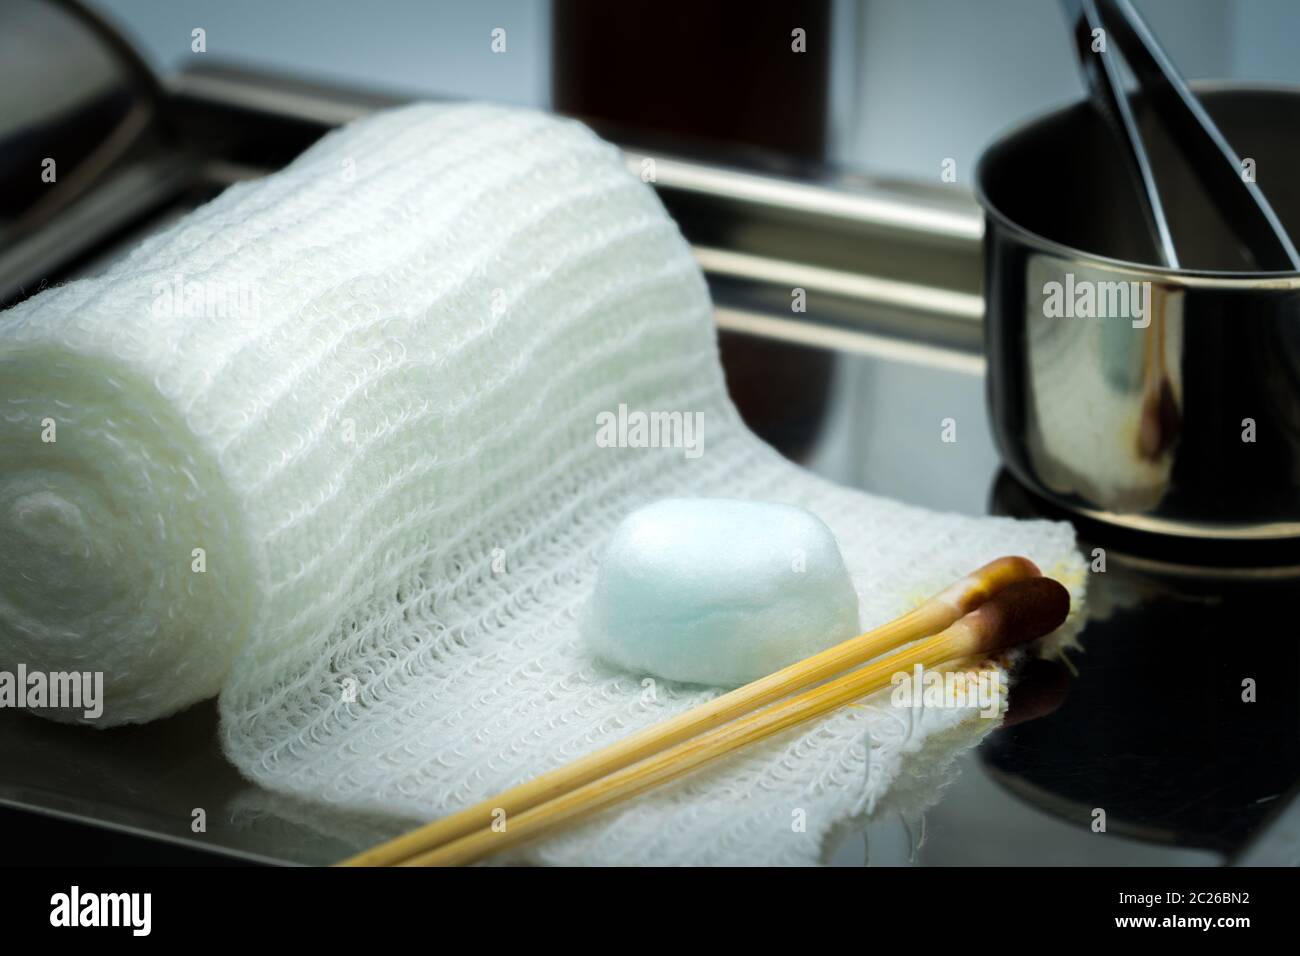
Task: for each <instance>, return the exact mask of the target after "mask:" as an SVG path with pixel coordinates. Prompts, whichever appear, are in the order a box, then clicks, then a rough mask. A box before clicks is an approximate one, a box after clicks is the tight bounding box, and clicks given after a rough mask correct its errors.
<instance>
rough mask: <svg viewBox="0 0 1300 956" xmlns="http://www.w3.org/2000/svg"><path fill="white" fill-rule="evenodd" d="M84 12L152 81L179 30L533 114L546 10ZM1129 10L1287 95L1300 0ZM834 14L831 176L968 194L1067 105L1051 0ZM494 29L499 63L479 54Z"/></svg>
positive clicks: (174, 48)
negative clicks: (105, 20) (116, 35)
mask: <svg viewBox="0 0 1300 956" xmlns="http://www.w3.org/2000/svg"><path fill="white" fill-rule="evenodd" d="M87 2H90V3H91V4H93V5H94V6H96V7H98V8H99V9H100V10H101V11H102V12H104V13H105V14H107V15H108V16H110V17H111V18H112V19H114V20H116V21H117V22H118V23H120V24H121V25H122V26H123V27H124V28H125V29H126V30H127V32H128V33H129V34H130V35H131V36H133V37H135V39H136V41H137V42H138V43H139V45H140V46H141V48H142V49H143V50H144V52H145V53H146V55H147V56H148V57H149V58H150V59H152V60H153V62H154V64H155V65H156V66H157V67H158V68H159V69H161V70H164V71H168V70H172V69H176V68H179V67H181V66H183V65H184V64H186V63H188V62H191V61H192V59H193V58H194V57H196V56H199V55H200V54H195V53H192V52H191V51H190V31H191V30H192V29H193V28H194V27H197V26H201V27H203V28H204V29H206V30H207V40H208V53H207V54H206V55H208V56H212V57H221V58H223V59H237V60H243V61H245V62H249V63H254V64H259V65H264V66H272V67H276V68H278V69H281V70H287V71H290V72H296V73H302V74H304V75H309V76H316V77H324V78H329V79H336V80H342V81H345V82H351V83H356V84H360V85H364V86H369V87H375V88H380V89H391V90H394V91H398V92H413V93H420V92H427V93H439V94H446V95H450V96H460V97H478V98H484V99H496V100H504V101H508V102H512V103H522V104H527V105H532V106H539V107H545V106H547V105H548V104H549V102H550V90H549V79H548V77H549V71H550V22H549V21H550V3H549V0H365V2H363V0H87ZM610 2H616V0H610ZM665 2H674V0H665ZM681 2H698V0H681ZM1136 2H1137V4H1138V6H1139V8H1140V9H1141V10H1142V12H1143V13H1144V15H1146V16H1147V18H1148V19H1149V20H1150V22H1151V24H1152V26H1153V27H1154V29H1155V30H1156V32H1157V34H1158V35H1159V36H1160V38H1161V40H1162V42H1163V43H1164V45H1165V47H1166V48H1167V50H1168V51H1169V53H1170V55H1171V56H1173V58H1174V59H1175V61H1176V62H1177V63H1178V64H1179V66H1180V67H1181V69H1182V70H1183V71H1184V72H1185V73H1186V74H1188V75H1189V76H1192V77H1216V76H1226V77H1242V78H1253V79H1264V80H1275V81H1283V82H1290V83H1296V84H1300V57H1297V56H1296V55H1295V37H1297V36H1300V0H1136ZM833 3H834V18H833V24H834V26H833V32H834V35H833V36H832V37H830V38H829V40H828V42H829V43H830V45H831V50H832V71H831V75H832V96H831V123H832V130H833V135H832V142H833V144H834V158H835V159H837V160H838V161H840V162H843V163H845V164H846V165H850V166H857V167H862V168H864V169H866V170H867V171H869V172H872V173H875V174H879V175H890V176H902V177H907V178H916V179H928V180H937V179H938V176H939V170H940V163H941V162H942V161H943V160H944V159H946V158H949V157H951V158H953V159H955V160H956V161H957V176H958V184H959V185H969V182H970V179H969V176H970V174H971V173H972V172H973V169H974V163H975V160H976V158H977V157H978V155H979V152H980V150H981V149H982V148H983V146H984V145H985V144H986V143H987V142H988V141H989V140H990V139H992V138H993V137H994V136H996V135H997V134H998V132H1000V131H1001V130H1003V129H1005V128H1006V127H1008V126H1010V125H1012V124H1014V123H1017V122H1019V121H1020V120H1022V119H1024V118H1026V117H1028V116H1030V115H1032V114H1034V113H1036V112H1039V111H1041V110H1044V109H1047V108H1049V107H1052V106H1055V105H1058V104H1060V103H1062V102H1065V101H1068V100H1070V99H1074V98H1076V97H1078V96H1080V95H1081V93H1082V87H1081V85H1080V83H1079V80H1078V77H1077V75H1076V73H1075V66H1074V60H1073V54H1072V51H1071V50H1070V47H1069V45H1068V41H1067V35H1066V30H1065V26H1064V16H1063V14H1062V12H1061V8H1060V5H1059V4H1058V3H1056V2H1054V0H833ZM496 27H502V28H504V29H505V30H506V37H507V52H506V53H504V54H494V53H493V52H492V51H491V49H490V41H491V31H492V30H493V29H494V28H496ZM737 29H743V23H738V24H737ZM814 41H815V38H814ZM664 69H672V59H671V56H667V57H666V58H665V66H664Z"/></svg>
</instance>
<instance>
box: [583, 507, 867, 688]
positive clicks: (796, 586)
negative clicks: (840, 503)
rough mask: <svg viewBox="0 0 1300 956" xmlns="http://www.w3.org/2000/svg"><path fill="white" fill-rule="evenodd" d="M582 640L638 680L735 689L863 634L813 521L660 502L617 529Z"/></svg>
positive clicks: (851, 596)
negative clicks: (647, 676) (661, 679)
mask: <svg viewBox="0 0 1300 956" xmlns="http://www.w3.org/2000/svg"><path fill="white" fill-rule="evenodd" d="M583 632H584V635H585V637H586V640H587V644H588V646H589V647H591V649H592V650H593V651H594V652H595V653H596V654H598V655H600V656H601V657H603V658H605V659H606V660H608V661H611V662H612V663H615V664H618V665H619V666H621V667H625V668H627V669H629V670H631V671H634V672H637V673H638V674H651V675H654V676H656V677H664V678H667V679H669V680H677V681H686V682H689V683H693V684H721V685H728V686H734V685H737V684H744V683H747V682H748V681H752V680H756V679H758V678H759V677H762V676H764V675H766V674H770V673H772V672H773V671H775V670H779V669H780V668H782V667H785V666H786V665H787V664H793V663H794V662H795V661H798V660H802V659H803V658H805V657H809V656H811V655H813V654H815V653H817V652H818V651H821V650H825V649H826V648H828V647H830V646H832V645H834V644H838V643H840V642H841V641H844V640H847V639H848V638H850V637H852V636H853V635H854V634H856V633H858V594H857V592H856V591H854V590H853V583H852V582H851V581H850V580H849V573H848V570H847V569H846V568H845V567H844V558H843V557H841V556H840V549H839V547H838V545H836V543H835V536H834V535H833V534H831V531H830V529H829V528H827V527H826V525H825V524H824V523H823V522H822V521H821V519H820V518H818V517H817V516H816V515H814V514H812V513H811V512H809V511H807V510H805V509H803V508H796V507H794V506H792V505H783V504H772V503H769V502H764V501H735V500H729V499H714V498H667V499H664V500H662V501H657V502H654V503H653V504H649V505H646V506H645V507H643V508H638V509H637V510H636V511H634V512H632V513H631V514H630V515H628V516H627V517H626V518H624V519H623V520H622V522H620V523H619V525H618V527H617V528H615V529H614V533H613V535H611V536H610V540H609V544H608V545H607V546H606V548H605V552H604V555H603V556H602V558H601V564H600V570H599V571H598V572H597V576H596V586H595V589H594V591H593V593H592V597H591V603H590V605H589V607H588V609H587V612H586V616H585V619H584V622H583Z"/></svg>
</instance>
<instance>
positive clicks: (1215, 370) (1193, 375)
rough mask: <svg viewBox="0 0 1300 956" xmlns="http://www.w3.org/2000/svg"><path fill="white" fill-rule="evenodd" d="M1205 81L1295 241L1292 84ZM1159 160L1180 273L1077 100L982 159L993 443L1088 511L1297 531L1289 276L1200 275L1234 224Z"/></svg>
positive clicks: (1156, 526) (1188, 525)
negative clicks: (1154, 258)
mask: <svg viewBox="0 0 1300 956" xmlns="http://www.w3.org/2000/svg"><path fill="white" fill-rule="evenodd" d="M1202 90H1203V92H1202V99H1203V102H1204V103H1205V106H1206V108H1207V109H1208V110H1209V112H1210V113H1211V114H1212V115H1213V116H1214V119H1215V121H1216V122H1217V123H1218V124H1219V125H1220V127H1221V128H1222V129H1223V131H1224V133H1225V134H1226V135H1227V136H1228V137H1229V138H1230V139H1231V140H1232V142H1233V143H1234V144H1235V145H1236V146H1237V149H1238V150H1239V151H1240V152H1241V153H1242V154H1243V155H1244V156H1248V157H1250V158H1251V159H1252V160H1254V162H1255V164H1256V167H1255V168H1256V170H1257V175H1258V177H1259V181H1260V184H1261V186H1262V188H1264V189H1265V190H1266V191H1267V192H1268V193H1269V196H1270V198H1271V199H1272V201H1273V205H1274V207H1275V208H1276V210H1277V211H1278V213H1279V215H1280V216H1281V218H1282V220H1283V221H1284V223H1285V224H1286V225H1287V227H1288V228H1289V229H1290V230H1291V231H1292V232H1294V233H1297V234H1300V189H1297V188H1296V184H1295V182H1294V176H1293V169H1294V163H1295V160H1296V158H1297V157H1300V92H1294V91H1291V92H1289V91H1279V90H1266V89H1253V88H1250V89H1242V88H1229V87H1218V88H1213V89H1204V88H1202ZM1139 115H1141V110H1140V109H1139ZM1149 139H1150V141H1152V142H1155V143H1160V140H1159V138H1158V136H1155V135H1153V136H1152V137H1149ZM1152 158H1153V162H1154V163H1155V166H1156V170H1157V175H1158V176H1159V177H1160V178H1161V181H1162V182H1166V183H1169V184H1170V187H1171V188H1168V189H1166V192H1167V194H1168V195H1169V196H1170V197H1171V201H1170V203H1169V215H1170V219H1171V221H1172V224H1173V228H1174V233H1175V235H1178V236H1185V237H1188V241H1187V242H1186V243H1185V244H1184V245H1183V246H1182V250H1183V254H1182V261H1183V263H1184V266H1185V268H1184V269H1183V270H1179V271H1171V270H1168V269H1162V268H1158V267H1155V266H1148V265H1143V264H1141V263H1142V261H1143V260H1144V259H1146V260H1148V261H1149V257H1150V250H1149V242H1148V241H1147V238H1146V233H1145V230H1144V227H1143V225H1142V216H1141V203H1140V201H1139V199H1138V197H1137V196H1136V195H1135V194H1134V192H1133V188H1132V183H1131V179H1130V178H1129V177H1127V176H1126V175H1125V172H1124V169H1123V167H1122V165H1120V160H1119V159H1117V157H1116V156H1115V151H1114V150H1112V149H1111V148H1110V144H1109V141H1108V139H1107V134H1106V131H1105V130H1104V129H1103V128H1101V126H1100V121H1099V120H1098V118H1097V117H1096V116H1095V114H1093V113H1092V112H1090V111H1089V110H1088V109H1087V108H1086V106H1084V105H1079V106H1075V107H1072V108H1070V109H1067V110H1064V111H1060V112H1057V113H1053V114H1051V115H1049V116H1047V117H1045V118H1042V119H1040V120H1037V121H1035V122H1033V123H1031V124H1029V125H1028V126H1025V127H1023V128H1021V129H1020V130H1018V131H1016V132H1014V133H1012V134H1011V135H1009V136H1007V137H1005V138H1003V139H1002V140H1000V141H999V142H998V143H997V144H995V145H994V146H993V147H992V148H991V149H990V150H989V151H988V153H986V155H985V157H984V159H983V161H982V162H981V165H980V169H979V173H978V177H977V178H978V185H979V190H980V194H981V196H980V198H981V200H982V201H983V203H984V204H985V207H986V210H987V213H988V225H987V228H986V231H985V252H986V258H985V283H986V285H985V298H986V319H985V340H986V344H987V359H988V370H989V401H990V414H991V415H992V420H993V427H994V433H995V435H996V437H997V441H998V447H999V449H1000V451H1001V452H1002V454H1003V456H1004V458H1005V460H1006V461H1007V463H1008V465H1009V467H1010V468H1011V470H1012V471H1013V472H1014V473H1015V475H1016V476H1017V477H1018V478H1019V479H1020V480H1022V481H1024V482H1025V483H1027V484H1028V485H1030V486H1031V487H1033V488H1034V489H1035V490H1036V491H1038V492H1039V493H1041V494H1043V495H1046V496H1047V497H1049V498H1050V499H1052V500H1053V501H1055V502H1057V503H1058V504H1060V505H1062V506H1065V507H1067V508H1070V509H1072V510H1073V511H1075V512H1077V513H1080V514H1084V515H1087V516H1089V517H1091V518H1095V519H1097V520H1101V521H1106V522H1111V523H1114V524H1119V525H1123V526H1126V527H1130V528H1137V529H1142V530H1145V531H1152V532H1158V533H1163V534H1169V535H1179V536H1190V537H1195V538H1205V539H1219V540H1223V539H1269V538H1296V537H1300V275H1295V274H1287V273H1244V272H1214V271H1209V270H1208V269H1197V268H1195V267H1196V265H1197V264H1198V263H1204V262H1215V261H1222V259H1221V252H1220V250H1219V248H1218V247H1219V245H1220V244H1221V243H1222V241H1223V237H1224V236H1225V234H1227V231H1226V230H1225V229H1224V228H1223V225H1222V223H1219V222H1216V220H1215V218H1214V217H1215V215H1216V212H1215V210H1214V208H1213V207H1212V206H1209V205H1208V204H1206V203H1203V202H1200V201H1198V199H1197V197H1198V191H1197V188H1196V186H1195V184H1194V182H1193V180H1192V174H1191V173H1190V172H1189V171H1188V170H1187V169H1186V168H1185V167H1183V166H1181V165H1180V164H1179V163H1178V162H1177V161H1176V158H1175V155H1174V151H1173V149H1172V147H1170V146H1169V145H1168V144H1167V143H1166V144H1164V145H1162V146H1161V147H1160V148H1159V149H1153V150H1152ZM1081 250H1087V251H1081ZM1188 264H1190V265H1191V266H1192V267H1193V268H1186V266H1187V265H1188Z"/></svg>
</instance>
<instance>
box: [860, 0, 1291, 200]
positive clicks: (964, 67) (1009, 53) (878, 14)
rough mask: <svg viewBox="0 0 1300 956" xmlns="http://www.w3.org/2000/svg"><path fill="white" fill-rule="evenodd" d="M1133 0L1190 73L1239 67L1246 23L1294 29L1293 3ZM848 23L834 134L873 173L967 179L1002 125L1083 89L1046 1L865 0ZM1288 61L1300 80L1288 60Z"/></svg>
mask: <svg viewBox="0 0 1300 956" xmlns="http://www.w3.org/2000/svg"><path fill="white" fill-rule="evenodd" d="M1137 2H1138V6H1139V8H1140V9H1141V11H1142V13H1143V14H1144V15H1145V16H1146V17H1147V19H1148V20H1149V22H1150V23H1151V26H1152V29H1154V30H1155V31H1156V34H1157V36H1159V37H1160V40H1161V42H1162V44H1163V45H1164V46H1165V49H1166V50H1167V51H1168V52H1169V54H1170V56H1172V57H1173V58H1174V60H1175V62H1177V63H1178V65H1179V67H1180V69H1182V71H1183V72H1184V73H1186V74H1187V75H1188V76H1192V77H1201V76H1207V77H1208V76H1231V75H1237V74H1236V72H1235V71H1236V65H1237V64H1236V62H1235V61H1236V60H1243V61H1244V60H1249V59H1250V53H1251V51H1250V50H1242V49H1240V47H1241V46H1242V44H1234V41H1233V37H1234V31H1235V29H1236V27H1237V24H1238V23H1239V22H1241V21H1243V20H1251V21H1254V20H1259V19H1263V18H1264V17H1268V18H1270V19H1272V20H1273V22H1276V21H1277V19H1278V18H1279V17H1280V18H1281V19H1282V21H1283V22H1284V23H1286V24H1290V25H1291V27H1292V28H1294V27H1297V26H1300V16H1297V15H1296V14H1298V13H1300V4H1296V3H1294V0H1292V2H1291V11H1290V12H1287V11H1285V10H1283V9H1281V8H1282V7H1285V6H1286V3H1285V0H1280V2H1279V3H1275V4H1266V3H1260V4H1256V3H1250V2H1238V3H1233V2H1232V0H1137ZM1255 6H1259V7H1260V8H1261V9H1260V10H1259V11H1258V13H1259V14H1261V15H1262V16H1259V17H1257V16H1255V13H1256V11H1252V10H1251V9H1250V8H1252V7H1255ZM1268 6H1272V7H1276V8H1278V9H1270V10H1264V9H1262V8H1264V7H1268ZM855 29H856V32H857V36H858V42H857V62H856V64H855V66H856V70H855V73H856V82H855V83H854V84H853V86H852V91H851V94H850V95H852V96H853V97H854V98H855V102H854V103H853V105H852V106H851V107H849V108H847V109H842V110H840V111H839V113H838V114H837V115H841V116H849V117H851V121H850V122H851V126H850V127H849V128H848V129H846V130H840V131H839V135H838V136H837V137H836V142H837V143H838V144H839V151H838V154H837V157H836V158H837V159H839V160H841V161H843V162H847V163H849V164H851V165H861V166H864V167H866V168H868V169H870V170H871V171H872V172H875V173H880V174H884V175H899V176H906V177H909V178H923V179H933V180H938V178H939V172H940V164H941V163H942V162H943V161H944V160H945V159H947V158H952V159H955V160H956V161H957V167H956V168H957V181H958V183H959V184H966V185H969V183H970V179H969V176H970V174H971V173H973V172H974V164H975V161H976V159H977V158H978V156H979V153H980V151H981V149H982V148H983V146H984V145H985V144H986V143H987V142H988V141H989V140H991V139H993V138H994V137H995V136H996V135H997V134H998V133H999V132H1001V131H1002V130H1004V129H1006V128H1007V127H1009V126H1011V125H1014V124H1015V123H1017V122H1019V121H1020V120H1022V119H1024V118H1026V117H1029V116H1031V115H1033V114H1035V113H1038V112H1041V111H1043V110H1046V109H1048V108H1050V107H1053V106H1056V105H1059V104H1061V103H1065V102H1068V101H1070V100H1072V99H1077V98H1078V97H1080V96H1082V95H1083V86H1082V84H1081V83H1080V81H1079V78H1078V74H1077V72H1076V70H1075V60H1074V52H1073V50H1072V49H1071V46H1070V42H1069V37H1068V34H1067V31H1066V27H1065V17H1064V14H1063V13H1062V9H1061V6H1060V4H1058V3H1055V2H1052V0H978V2H969V0H906V2H900V0H864V2H863V3H862V6H861V7H860V8H859V9H858V11H857V22H856V24H855ZM1261 29H1262V28H1261ZM1291 35H1292V36H1294V30H1293V29H1292V32H1291ZM1287 62H1288V63H1290V64H1291V66H1290V72H1291V73H1292V74H1294V75H1295V77H1296V79H1297V80H1300V70H1297V69H1296V67H1295V64H1294V58H1293V57H1292V58H1288V61H1287Z"/></svg>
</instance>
